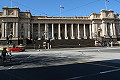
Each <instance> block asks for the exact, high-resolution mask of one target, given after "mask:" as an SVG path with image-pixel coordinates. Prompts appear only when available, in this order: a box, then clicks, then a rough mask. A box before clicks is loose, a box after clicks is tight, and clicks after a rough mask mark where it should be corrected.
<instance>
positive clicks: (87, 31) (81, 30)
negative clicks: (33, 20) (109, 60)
mask: <svg viewBox="0 0 120 80" xmlns="http://www.w3.org/2000/svg"><path fill="white" fill-rule="evenodd" d="M41 24H43V23H38V27H36V26H35V27H36V28H38V40H41V37H42V36H41V34H43V33H42V32H41V29H42V28H44V29H43V30H44V38H45V39H48V35H51V39H52V40H54V39H55V37H56V36H55V32H56V30H55V25H57V39H76V38H77V39H81V38H84V39H87V38H92V31H91V29H92V25H91V24H67V23H65V24H63V23H61V24H60V23H58V24H56V23H55V24H54V23H51V24H47V23H45V24H44V26H41ZM68 25H69V26H68ZM31 27H32V28H31V29H32V33H34V31H33V28H34V29H35V27H34V24H32V26H31ZM49 27H50V28H49ZM61 28H62V29H64V31H63V30H61ZM75 28H76V29H75ZM49 29H51V30H49ZM68 29H70V30H69V32H68ZM50 31H51V32H50ZM49 33H51V34H49ZM61 33H62V34H64V38H62V35H61ZM75 34H76V35H75ZM81 34H83V35H81ZM68 35H70V36H69V37H68ZM32 37H34V36H32Z"/></svg>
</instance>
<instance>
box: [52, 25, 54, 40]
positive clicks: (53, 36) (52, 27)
mask: <svg viewBox="0 0 120 80" xmlns="http://www.w3.org/2000/svg"><path fill="white" fill-rule="evenodd" d="M52 40H54V24H52Z"/></svg>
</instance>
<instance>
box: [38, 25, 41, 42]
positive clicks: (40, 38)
mask: <svg viewBox="0 0 120 80" xmlns="http://www.w3.org/2000/svg"><path fill="white" fill-rule="evenodd" d="M38 40H41V38H40V23H38Z"/></svg>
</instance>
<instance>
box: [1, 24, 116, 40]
mask: <svg viewBox="0 0 120 80" xmlns="http://www.w3.org/2000/svg"><path fill="white" fill-rule="evenodd" d="M10 24H12V34H13V38H18V37H19V36H20V35H21V34H19V32H20V30H19V29H20V28H19V27H20V24H18V22H12V23H7V22H2V24H1V34H2V35H1V38H6V37H7V36H8V35H9V34H10V32H11V31H8V28H10ZM34 24H37V27H36V26H34ZM8 26H9V27H8ZM55 28H56V29H55ZM99 28H100V37H104V38H109V37H110V36H112V38H116V37H117V35H116V24H115V23H109V24H108V23H102V24H100V25H99V26H98V24H96V23H92V24H78V23H76V24H75V23H31V24H30V23H27V24H26V25H24V31H23V32H24V36H25V38H28V39H30V37H31V38H32V39H35V35H37V39H38V40H41V39H42V37H43V36H44V39H45V40H47V39H48V38H49V35H50V36H51V37H50V39H52V40H54V39H56V37H57V39H59V40H60V39H81V38H83V39H88V38H90V39H93V38H95V32H98V31H99ZM34 29H36V30H37V31H34ZM35 33H36V34H35ZM31 34H32V35H31ZM55 34H56V35H55ZM97 36H98V33H97ZM63 37H64V38H63Z"/></svg>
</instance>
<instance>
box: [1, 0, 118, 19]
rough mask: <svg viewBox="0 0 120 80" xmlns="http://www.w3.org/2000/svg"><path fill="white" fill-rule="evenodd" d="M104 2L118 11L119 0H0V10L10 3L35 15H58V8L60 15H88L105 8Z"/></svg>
mask: <svg viewBox="0 0 120 80" xmlns="http://www.w3.org/2000/svg"><path fill="white" fill-rule="evenodd" d="M11 1H12V4H11ZM105 2H106V6H107V9H108V10H114V12H115V13H120V0H1V2H0V7H1V8H0V11H2V7H4V6H8V7H11V5H12V7H15V6H17V7H19V8H20V10H21V11H23V12H24V11H26V10H30V11H31V13H32V14H33V15H36V16H39V15H41V16H45V15H47V16H60V9H61V16H62V17H73V16H89V15H90V14H91V13H92V12H96V13H99V12H100V10H101V9H106V7H105ZM60 5H62V6H63V7H64V9H63V8H60Z"/></svg>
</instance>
